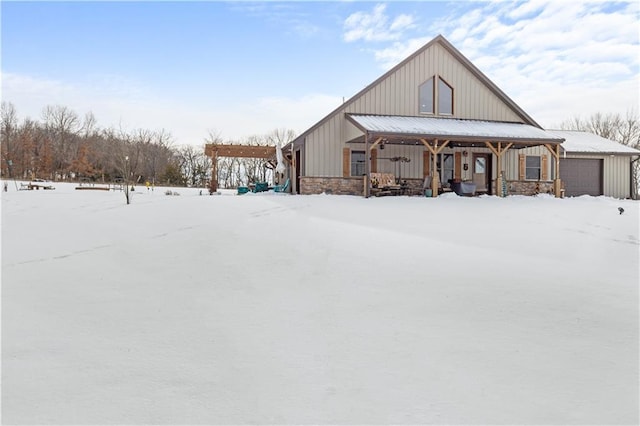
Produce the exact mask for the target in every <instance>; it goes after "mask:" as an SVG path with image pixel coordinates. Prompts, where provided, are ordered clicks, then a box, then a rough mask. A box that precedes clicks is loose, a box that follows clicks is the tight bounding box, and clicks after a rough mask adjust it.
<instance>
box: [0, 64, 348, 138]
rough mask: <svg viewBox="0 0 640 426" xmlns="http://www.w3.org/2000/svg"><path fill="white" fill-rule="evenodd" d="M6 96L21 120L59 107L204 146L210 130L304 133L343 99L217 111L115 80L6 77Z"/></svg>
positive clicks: (261, 101)
mask: <svg viewBox="0 0 640 426" xmlns="http://www.w3.org/2000/svg"><path fill="white" fill-rule="evenodd" d="M2 92H3V93H2V98H3V100H6V101H8V102H11V103H13V104H14V106H15V107H16V111H17V113H18V116H19V117H21V118H27V117H29V118H32V119H34V120H39V119H40V118H41V112H42V109H43V108H44V107H45V106H46V105H56V104H58V105H63V106H66V107H68V108H70V109H71V110H73V111H75V112H76V113H78V114H79V115H80V116H83V115H84V114H85V113H86V112H89V111H91V112H93V114H94V115H95V117H96V119H97V121H98V125H99V126H100V127H102V128H111V127H113V128H122V129H124V130H127V131H130V130H134V129H149V130H160V129H165V130H166V131H168V132H170V133H171V134H172V135H173V137H174V139H175V142H176V144H180V145H181V144H191V145H201V144H203V143H204V138H205V137H206V136H207V135H208V133H209V130H211V129H215V130H216V131H217V132H219V133H220V135H221V137H222V138H223V139H225V140H240V139H243V138H245V137H247V136H250V135H254V134H266V133H269V132H271V131H272V130H274V129H277V128H286V129H293V130H295V131H296V132H298V133H300V132H302V131H304V130H306V129H307V128H309V127H310V126H311V125H313V124H315V122H317V121H318V120H319V119H320V118H321V117H324V116H325V115H326V114H328V113H329V112H330V111H332V110H333V109H335V108H336V107H338V106H339V105H340V103H341V102H342V98H341V97H339V96H330V95H324V94H310V95H304V96H301V97H299V98H287V97H265V98H258V99H257V100H256V102H255V103H254V104H246V103H244V104H243V103H237V104H226V105H224V107H218V106H211V105H202V104H196V103H194V102H193V101H189V100H180V99H178V100H176V99H168V98H164V97H162V96H157V95H155V94H154V93H150V92H149V91H147V90H146V89H145V88H142V87H140V86H135V85H133V84H132V82H124V80H121V79H118V78H117V77H115V76H111V77H110V78H106V79H103V80H102V81H101V82H100V84H98V82H97V81H93V82H92V84H87V85H79V84H70V83H64V82H60V81H53V80H44V79H39V78H36V77H33V76H23V75H18V74H13V73H3V75H2ZM248 123H250V124H248Z"/></svg>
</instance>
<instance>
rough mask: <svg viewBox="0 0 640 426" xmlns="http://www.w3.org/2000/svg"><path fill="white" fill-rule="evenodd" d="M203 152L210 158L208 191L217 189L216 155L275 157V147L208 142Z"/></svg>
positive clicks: (266, 158) (267, 158)
mask: <svg viewBox="0 0 640 426" xmlns="http://www.w3.org/2000/svg"><path fill="white" fill-rule="evenodd" d="M204 153H205V155H207V156H209V157H210V158H211V163H212V170H211V186H210V188H209V191H210V192H211V193H213V192H216V191H217V190H218V157H235V158H264V159H265V160H269V159H275V157H276V147H275V146H249V145H222V144H213V143H208V144H206V145H205V146H204ZM274 167H275V165H274Z"/></svg>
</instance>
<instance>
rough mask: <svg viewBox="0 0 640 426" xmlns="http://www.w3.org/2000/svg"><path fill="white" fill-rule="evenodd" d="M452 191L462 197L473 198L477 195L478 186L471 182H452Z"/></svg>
mask: <svg viewBox="0 0 640 426" xmlns="http://www.w3.org/2000/svg"><path fill="white" fill-rule="evenodd" d="M451 189H453V191H454V192H455V193H456V194H458V195H462V196H465V195H466V196H473V195H475V194H476V184H475V183H473V182H470V181H464V182H451Z"/></svg>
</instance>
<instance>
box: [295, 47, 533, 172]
mask: <svg viewBox="0 0 640 426" xmlns="http://www.w3.org/2000/svg"><path fill="white" fill-rule="evenodd" d="M434 75H438V76H440V77H442V78H443V79H444V80H445V81H446V82H447V83H448V84H449V85H450V86H451V87H453V96H454V101H453V105H454V106H453V108H454V111H453V112H454V114H453V116H451V117H455V118H467V119H477V120H494V121H509V122H518V123H521V122H523V120H522V119H521V118H520V117H519V116H518V115H517V114H516V113H515V112H514V111H513V110H512V109H511V108H510V107H509V106H508V105H507V104H505V103H504V102H503V101H502V100H501V99H500V98H498V96H496V95H495V94H494V93H493V92H492V91H491V90H489V88H487V87H486V86H485V85H484V84H483V83H482V82H481V81H480V80H479V79H478V78H477V77H476V76H475V75H473V74H472V73H471V72H470V71H469V70H468V69H467V68H466V67H465V66H464V65H463V64H462V63H460V62H459V61H458V60H457V59H456V58H455V57H454V56H452V55H451V54H450V53H449V52H448V51H447V50H446V49H445V48H444V47H442V46H441V45H440V44H438V43H434V44H433V45H431V46H430V47H429V48H428V49H426V50H424V51H423V52H421V53H420V54H419V55H417V56H416V57H414V58H413V59H412V60H410V61H409V62H407V63H406V64H405V65H404V66H403V67H401V68H399V69H397V70H396V71H394V72H392V73H391V74H389V75H388V76H386V78H384V79H383V80H381V81H380V82H379V83H378V84H376V85H375V86H373V87H372V88H371V89H369V90H368V91H366V92H365V93H363V94H362V95H360V96H359V97H358V98H356V99H353V100H351V101H350V102H348V103H346V104H345V105H344V107H343V108H340V109H339V110H337V111H336V112H335V113H334V115H333V116H332V117H331V118H329V119H328V120H327V121H325V122H324V123H323V124H322V125H320V126H319V127H318V128H316V129H314V130H313V131H312V132H311V133H310V134H309V135H307V137H306V146H307V150H306V153H305V165H306V167H305V175H306V176H318V177H329V176H342V149H343V148H344V147H345V146H347V145H346V144H345V142H346V141H347V140H351V139H353V137H354V135H356V136H357V135H360V134H362V133H361V132H356V133H354V130H353V125H352V124H351V123H348V122H347V120H346V118H345V117H344V114H345V113H357V114H379V115H407V116H419V115H420V113H419V105H418V103H419V86H420V85H421V84H422V83H424V82H425V81H426V80H427V79H429V78H430V77H433V76H434ZM436 86H437V84H436ZM425 116H433V115H432V114H425ZM418 161H419V158H417V157H415V158H414V157H411V162H412V163H414V162H418Z"/></svg>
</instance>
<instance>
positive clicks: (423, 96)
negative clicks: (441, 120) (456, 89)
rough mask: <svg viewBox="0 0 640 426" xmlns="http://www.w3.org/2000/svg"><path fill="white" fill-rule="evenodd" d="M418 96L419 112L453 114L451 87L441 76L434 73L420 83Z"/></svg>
mask: <svg viewBox="0 0 640 426" xmlns="http://www.w3.org/2000/svg"><path fill="white" fill-rule="evenodd" d="M436 83H437V85H436ZM419 98H420V99H419V101H420V105H419V111H420V114H438V115H453V87H451V85H450V84H449V83H447V82H446V81H444V79H443V78H442V77H440V76H435V75H434V76H433V77H431V78H429V79H428V80H427V81H425V82H424V83H422V84H421V85H420V87H419Z"/></svg>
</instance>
